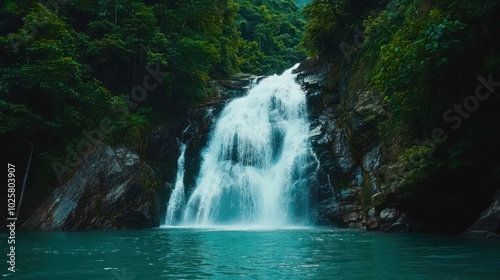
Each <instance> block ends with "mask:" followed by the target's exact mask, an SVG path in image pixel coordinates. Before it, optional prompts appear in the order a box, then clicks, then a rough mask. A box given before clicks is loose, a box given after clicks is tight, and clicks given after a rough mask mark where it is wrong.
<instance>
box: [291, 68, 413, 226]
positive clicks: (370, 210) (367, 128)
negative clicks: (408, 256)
mask: <svg viewBox="0 0 500 280" xmlns="http://www.w3.org/2000/svg"><path fill="white" fill-rule="evenodd" d="M332 67H334V66H333V65H332V64H327V63H325V62H323V61H321V60H320V59H317V58H309V59H307V60H306V61H305V62H303V63H302V64H301V65H300V67H299V68H298V69H297V70H296V71H298V75H297V81H298V82H299V83H300V84H301V85H302V87H303V89H304V90H305V92H306V95H307V100H308V106H309V112H310V120H311V131H310V134H311V139H312V143H313V149H314V151H315V153H316V154H317V156H318V159H319V162H320V168H319V172H318V174H317V177H318V178H317V185H316V186H313V190H312V191H313V193H314V194H315V196H314V197H315V199H316V213H317V215H316V222H317V223H319V224H335V225H338V226H342V227H350V228H366V229H368V230H381V231H391V232H392V231H406V230H407V229H406V228H407V218H406V213H405V212H404V211H402V210H400V209H398V208H397V207H396V206H394V205H392V204H391V203H388V202H387V199H386V196H383V195H382V193H381V180H380V169H381V167H382V165H381V151H380V150H381V149H380V143H378V140H377V134H376V132H377V129H376V126H377V124H378V123H379V122H381V121H382V120H384V119H385V118H386V117H387V115H386V114H387V113H386V112H385V110H384V108H383V105H382V101H381V100H380V98H379V97H378V95H377V94H375V93H373V92H370V91H365V92H347V90H346V88H347V86H346V85H344V84H343V82H341V83H340V84H338V85H336V86H335V87H330V86H328V85H326V84H325V80H326V79H327V77H328V75H330V74H331V71H332ZM329 87H330V88H329ZM372 197H373V198H372ZM375 205H376V206H375ZM373 206H375V207H373Z"/></svg>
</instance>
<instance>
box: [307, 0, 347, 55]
mask: <svg viewBox="0 0 500 280" xmlns="http://www.w3.org/2000/svg"><path fill="white" fill-rule="evenodd" d="M344 4H345V3H344V1H343V0H329V1H323V0H313V1H312V2H311V3H310V4H309V5H307V6H306V7H305V8H304V10H303V11H302V13H303V14H304V17H305V18H306V20H307V25H306V28H305V31H304V38H303V40H302V46H303V47H304V48H305V49H307V50H308V54H309V55H317V54H328V53H331V52H332V49H333V48H336V46H337V45H338V40H337V37H338V35H339V34H338V33H339V22H340V14H341V12H342V10H343V7H344Z"/></svg>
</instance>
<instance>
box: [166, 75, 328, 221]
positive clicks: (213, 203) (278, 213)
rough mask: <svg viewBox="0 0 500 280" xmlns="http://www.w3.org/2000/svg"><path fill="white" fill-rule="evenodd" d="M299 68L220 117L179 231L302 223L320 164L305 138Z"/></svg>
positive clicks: (230, 106) (229, 107) (176, 201)
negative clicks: (199, 227)
mask: <svg viewBox="0 0 500 280" xmlns="http://www.w3.org/2000/svg"><path fill="white" fill-rule="evenodd" d="M297 66H298V65H296V66H295V67H293V68H292V69H289V70H287V71H286V72H285V73H283V74H282V75H280V76H278V75H274V76H271V77H268V78H265V79H263V80H262V81H261V82H260V83H258V84H256V85H253V86H252V87H251V89H250V91H249V93H248V95H246V96H244V97H241V98H238V99H234V100H233V101H231V102H230V103H229V104H227V105H226V107H225V108H224V109H223V111H222V112H221V113H220V116H219V118H218V120H217V122H216V124H215V126H214V128H213V131H212V132H211V136H210V140H209V143H208V147H207V148H206V149H205V150H204V152H203V154H202V158H203V159H202V164H201V168H200V172H199V175H198V177H197V181H196V187H195V188H194V190H193V191H192V194H191V195H190V197H189V200H188V201H187V203H186V206H185V210H184V213H183V217H182V224H183V225H188V226H193V225H194V226H212V225H228V224H240V225H241V224H244V225H261V226H270V227H279V226H288V225H303V224H306V223H307V222H308V219H309V212H308V211H309V203H310V193H309V185H310V184H311V178H314V176H315V171H316V170H317V168H318V163H317V160H316V157H315V155H314V153H313V151H312V148H311V143H310V139H309V122H308V119H307V108H306V97H305V94H304V92H303V91H302V90H301V87H300V85H299V84H297V83H296V81H295V78H296V75H295V74H293V73H292V72H293V70H294V69H295V68H296V67H297ZM180 161H181V159H180V158H179V163H180ZM178 175H179V174H178ZM177 184H182V183H176V188H175V190H174V193H173V194H172V196H173V198H171V199H170V202H169V206H168V208H169V209H170V208H171V206H172V208H174V204H175V205H178V204H179V201H180V200H181V198H183V196H182V195H181V194H180V193H177V192H176V190H177V189H178V188H177ZM182 189H184V188H183V186H182ZM180 191H181V187H180V186H179V192H180ZM171 204H172V205H171ZM175 207H177V206H175ZM177 209H178V207H177ZM171 212H175V211H171ZM167 221H168V219H167ZM167 223H168V222H167Z"/></svg>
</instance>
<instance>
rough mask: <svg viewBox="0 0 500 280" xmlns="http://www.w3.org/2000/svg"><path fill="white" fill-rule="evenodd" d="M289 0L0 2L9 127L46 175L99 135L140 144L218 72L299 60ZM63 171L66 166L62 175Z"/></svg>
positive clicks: (14, 152) (0, 125)
mask: <svg viewBox="0 0 500 280" xmlns="http://www.w3.org/2000/svg"><path fill="white" fill-rule="evenodd" d="M304 24H305V23H304V21H303V20H302V19H301V16H300V13H299V9H298V7H297V6H296V4H295V2H294V1H291V0H263V1H248V0H234V1H233V0H215V1H214V0H210V1H208V0H185V1H184V0H183V1H170V0H168V1H139V0H133V1H130V0H98V1H86V0H72V1H37V0H23V1H17V0H6V1H2V4H1V7H0V53H1V55H0V136H1V139H2V143H13V144H12V146H11V147H9V148H8V149H7V154H6V156H7V158H11V159H14V158H15V159H16V160H17V161H18V162H19V164H20V165H21V166H22V165H23V164H25V162H26V160H27V158H28V153H29V150H30V143H31V144H34V146H35V154H36V157H35V165H36V167H35V170H41V171H39V172H38V173H39V174H43V175H44V176H46V178H45V179H46V180H37V183H39V184H45V183H46V181H47V180H51V179H53V178H54V177H55V176H54V172H53V170H56V173H58V175H61V174H64V175H67V174H70V172H72V171H74V170H73V169H72V168H73V167H75V166H77V165H78V163H79V162H80V161H81V157H82V156H84V155H85V154H86V153H88V151H89V150H91V149H92V147H93V146H94V145H95V144H96V143H97V142H98V141H105V142H107V143H110V144H126V145H128V146H129V147H131V148H133V149H136V150H140V148H141V145H142V140H141V139H142V138H143V135H144V133H145V132H146V131H147V130H148V128H149V127H150V126H151V125H152V124H156V123H164V122H168V121H169V120H170V119H175V117H174V116H175V115H176V114H178V113H180V112H183V111H184V110H186V109H187V108H190V107H192V106H196V105H197V104H200V103H203V102H206V101H209V100H211V99H212V98H213V94H214V92H213V89H211V88H210V86H209V85H210V83H209V81H210V80H212V79H220V78H227V77H228V76H230V75H231V74H234V73H237V72H240V71H245V72H251V73H255V74H272V73H275V72H280V71H283V70H284V69H286V68H288V67H290V66H292V65H293V63H297V62H299V61H300V60H302V59H303V58H304V54H303V53H301V52H300V51H298V50H297V48H296V45H297V44H298V42H299V41H300V39H301V36H302V28H303V26H304ZM59 177H60V178H59V179H61V178H63V177H64V176H59Z"/></svg>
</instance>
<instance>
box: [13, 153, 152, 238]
mask: <svg viewBox="0 0 500 280" xmlns="http://www.w3.org/2000/svg"><path fill="white" fill-rule="evenodd" d="M159 183H160V181H159V178H158V177H157V176H156V174H155V173H154V172H153V170H152V169H151V167H150V166H149V165H147V164H145V163H143V162H142V161H141V160H140V159H139V156H138V155H137V154H135V153H133V152H132V151H130V150H128V149H127V148H124V147H119V148H111V147H109V146H107V145H104V144H101V145H99V146H98V147H96V148H95V150H94V151H93V152H92V153H91V154H90V155H88V156H87V157H86V158H85V159H84V162H83V163H82V165H81V166H80V168H79V169H78V171H77V172H76V173H75V174H74V175H73V176H72V178H70V179H69V180H68V181H67V182H66V183H64V184H62V185H61V186H60V187H58V188H57V189H56V190H54V192H53V193H52V194H51V195H50V196H49V197H48V198H47V199H46V200H45V202H44V203H43V204H42V205H41V206H40V207H39V208H38V209H37V210H36V212H35V213H34V215H32V216H31V217H30V218H29V219H28V220H27V221H26V222H25V223H24V224H23V228H24V229H27V230H89V229H123V228H148V227H155V226H158V225H159V223H160V216H159V213H160V210H161V209H160V208H161V204H160V201H161V199H160V198H162V194H161V193H160V191H159V190H160V188H159Z"/></svg>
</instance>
